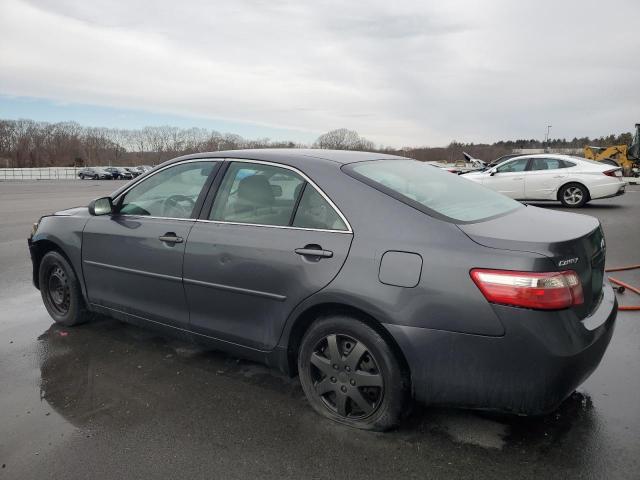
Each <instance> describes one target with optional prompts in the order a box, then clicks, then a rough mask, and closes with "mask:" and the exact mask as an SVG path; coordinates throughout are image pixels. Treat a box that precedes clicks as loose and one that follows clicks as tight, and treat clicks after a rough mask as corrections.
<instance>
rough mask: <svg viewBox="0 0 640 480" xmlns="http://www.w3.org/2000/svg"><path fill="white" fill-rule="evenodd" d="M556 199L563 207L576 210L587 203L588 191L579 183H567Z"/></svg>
mask: <svg viewBox="0 0 640 480" xmlns="http://www.w3.org/2000/svg"><path fill="white" fill-rule="evenodd" d="M558 197H559V198H560V201H561V202H562V204H563V205H564V206H565V207H570V208H578V207H582V206H583V205H584V204H585V203H587V202H588V201H589V190H587V188H586V187H585V186H584V185H580V184H579V183H569V184H567V185H565V186H564V187H562V188H561V189H560V194H559V195H558Z"/></svg>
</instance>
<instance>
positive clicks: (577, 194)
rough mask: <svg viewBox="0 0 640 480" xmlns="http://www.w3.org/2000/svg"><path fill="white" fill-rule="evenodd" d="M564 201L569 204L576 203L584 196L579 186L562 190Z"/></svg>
mask: <svg viewBox="0 0 640 480" xmlns="http://www.w3.org/2000/svg"><path fill="white" fill-rule="evenodd" d="M563 197H564V201H565V202H566V203H567V204H569V205H578V204H579V203H580V202H582V199H583V198H584V193H583V192H582V189H581V188H580V187H569V188H567V189H566V190H565V191H564V195H563Z"/></svg>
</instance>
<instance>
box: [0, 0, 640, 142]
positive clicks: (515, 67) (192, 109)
mask: <svg viewBox="0 0 640 480" xmlns="http://www.w3.org/2000/svg"><path fill="white" fill-rule="evenodd" d="M610 11H624V12H626V15H625V16H626V17H627V18H636V17H638V16H639V14H640V4H638V3H637V2H633V1H623V0H613V1H611V2H609V3H608V4H606V6H605V5H602V4H601V3H600V2H588V1H567V2H551V1H547V0H543V1H536V2H532V1H531V2H526V1H525V2H509V1H506V0H505V1H495V2H472V1H467V2H464V1H457V0H453V1H449V2H438V3H435V2H434V3H431V2H418V1H414V2H388V1H384V2H383V1H372V2H366V3H363V2H343V1H316V2H286V1H282V0H270V1H266V0H249V1H242V0H235V1H233V0H226V1H216V2H209V1H206V0H195V1H189V2H170V1H165V0H161V1H152V0H143V1H131V2H112V1H108V0H94V1H92V2H82V1H79V0H55V1H54V0H47V1H38V2H31V3H28V2H26V1H24V0H5V1H4V2H2V5H1V6H0V29H1V30H0V31H2V32H3V35H2V36H3V41H2V42H0V66H1V68H0V93H4V94H9V95H22V96H32V97H41V98H49V99H53V100H56V101H62V102H76V103H87V104H95V105H105V106H111V107H120V108H135V109H143V110H148V111H150V112H159V113H170V114H179V115H185V116H191V117H203V118H210V119H222V120H227V121H233V122H247V123H251V124H258V125H265V126H269V127H276V128H283V129H290V130H298V131H302V132H314V133H317V134H319V133H321V132H323V131H326V130H329V129H331V128H338V127H347V128H352V129H355V130H358V131H359V132H360V133H361V134H362V135H364V136H367V137H368V138H371V139H372V140H374V141H375V142H376V143H381V144H389V145H396V146H400V145H425V144H428V145H438V144H445V143H447V142H448V141H450V140H452V139H458V140H467V141H491V140H495V139H501V138H513V137H527V138H528V137H541V136H542V135H543V132H544V129H545V127H546V125H548V124H552V125H554V129H553V130H552V134H555V135H557V136H565V137H572V136H574V135H591V136H593V135H600V134H607V133H611V132H616V131H625V130H630V129H631V128H632V127H633V123H634V122H635V121H640V93H639V89H638V87H637V85H640V68H639V67H638V66H637V65H636V63H637V62H635V63H634V61H633V60H632V53H633V52H637V51H639V49H640V37H638V36H637V35H636V34H635V32H634V31H633V29H616V30H614V31H607V32H602V33H601V32H600V31H599V30H598V29H597V28H591V27H595V26H596V25H595V24H594V18H599V17H602V16H603V15H605V14H606V12H610Z"/></svg>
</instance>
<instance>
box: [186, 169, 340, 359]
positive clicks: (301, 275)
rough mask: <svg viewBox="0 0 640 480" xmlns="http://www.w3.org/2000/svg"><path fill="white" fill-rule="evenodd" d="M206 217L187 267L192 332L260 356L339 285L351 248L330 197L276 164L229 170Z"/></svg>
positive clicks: (192, 239) (194, 234) (191, 242)
mask: <svg viewBox="0 0 640 480" xmlns="http://www.w3.org/2000/svg"><path fill="white" fill-rule="evenodd" d="M203 214H204V212H203ZM202 217H203V218H201V219H200V220H198V221H197V222H196V225H195V226H194V227H193V229H192V230H191V233H190V235H189V239H188V242H187V248H186V252H185V261H184V286H185V291H186V294H187V301H188V304H189V310H190V328H191V329H192V330H193V331H195V332H196V333H200V334H204V335H207V336H211V337H214V338H218V339H222V340H225V341H228V342H233V343H237V344H241V345H245V346H249V347H252V348H257V349H263V350H268V349H271V348H273V347H274V346H275V345H276V343H277V341H278V338H279V336H280V333H281V332H282V329H283V327H284V322H285V320H286V318H287V316H288V315H289V313H290V312H291V311H292V309H293V308H294V307H295V306H296V305H297V304H298V303H300V302H301V301H302V300H304V299H305V298H306V297H308V296H310V295H312V294H313V293H314V292H317V291H318V290H320V289H322V288H323V287H324V286H326V285H327V284H328V283H329V282H331V280H332V279H333V278H334V277H335V276H336V275H337V274H338V272H339V271H340V268H341V267H342V265H343V263H344V261H345V260H346V257H347V254H348V251H349V247H350V245H351V239H352V233H351V228H350V227H349V224H348V222H347V220H346V219H345V218H344V216H343V215H342V214H341V213H339V211H338V209H337V208H336V207H335V206H334V205H333V203H332V202H331V201H330V200H329V199H328V197H326V196H325V195H324V194H323V193H322V192H321V191H320V190H319V188H318V187H317V186H316V185H314V184H313V183H312V182H311V180H310V179H308V178H307V177H306V176H305V175H304V174H303V173H302V172H300V171H297V170H295V169H293V168H291V167H287V166H283V165H278V164H271V163H268V162H254V161H244V160H242V161H231V162H229V164H228V168H227V170H226V172H225V174H224V176H223V177H222V178H221V180H220V186H219V188H218V192H217V194H216V197H215V201H214V202H213V206H212V208H211V211H210V213H208V212H207V214H206V215H203V216H202Z"/></svg>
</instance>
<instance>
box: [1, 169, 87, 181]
mask: <svg viewBox="0 0 640 480" xmlns="http://www.w3.org/2000/svg"><path fill="white" fill-rule="evenodd" d="M79 170H80V169H79V168H73V167H50V168H0V181H1V180H73V179H78V171H79Z"/></svg>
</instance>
